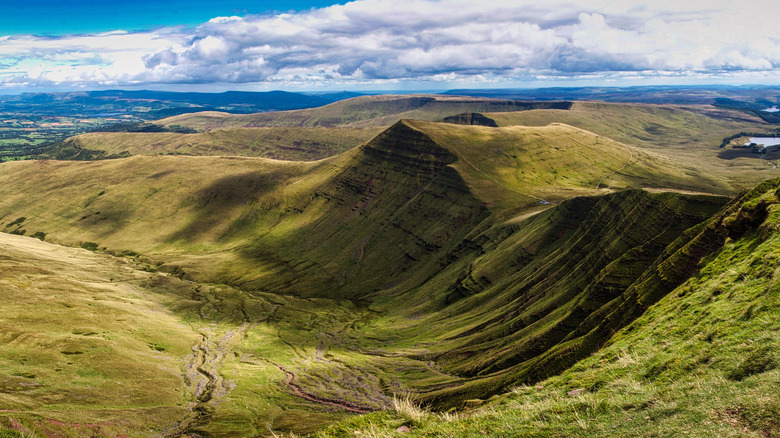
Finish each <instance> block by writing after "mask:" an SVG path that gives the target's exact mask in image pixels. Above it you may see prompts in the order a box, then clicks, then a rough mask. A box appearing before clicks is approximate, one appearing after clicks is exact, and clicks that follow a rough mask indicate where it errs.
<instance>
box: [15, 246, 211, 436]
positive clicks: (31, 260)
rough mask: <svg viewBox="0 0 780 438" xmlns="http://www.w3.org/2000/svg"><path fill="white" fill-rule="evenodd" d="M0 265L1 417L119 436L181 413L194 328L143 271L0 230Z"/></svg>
mask: <svg viewBox="0 0 780 438" xmlns="http://www.w3.org/2000/svg"><path fill="white" fill-rule="evenodd" d="M0 270H2V272H3V276H2V279H0V293H1V294H2V297H3V303H4V304H3V306H2V309H0V327H2V331H1V332H2V334H1V335H0V339H2V344H3V348H2V349H0V388H2V390H1V391H0V426H6V427H8V426H11V425H14V424H16V425H19V427H18V429H20V430H22V431H24V430H26V431H34V432H36V433H38V434H47V433H54V432H53V431H55V430H59V431H62V430H65V431H69V435H68V436H91V434H96V435H98V436H109V435H114V436H115V435H117V434H119V433H125V431H127V430H135V431H142V430H148V429H162V428H163V427H165V426H167V425H169V424H174V423H175V422H176V421H178V420H179V419H180V418H183V417H184V416H185V415H186V408H185V406H184V405H185V402H186V401H187V400H188V394H187V385H186V383H185V378H184V376H183V375H182V371H181V363H180V360H181V358H182V357H184V356H186V355H188V354H190V352H191V350H190V349H191V347H192V345H193V344H194V343H195V342H196V340H197V333H196V332H195V331H194V330H193V328H192V327H191V326H190V325H189V324H185V323H183V321H181V320H180V319H179V318H177V317H176V316H175V315H174V313H173V312H172V311H171V309H169V308H167V307H166V306H167V305H168V304H169V303H170V297H166V296H165V295H163V294H161V293H160V292H161V291H160V290H158V289H155V288H150V287H147V286H145V285H144V282H145V281H146V279H147V278H148V277H149V273H147V272H143V271H139V270H137V269H134V267H133V265H132V264H130V263H127V262H126V261H124V260H122V259H115V258H113V257H109V256H105V255H97V254H93V253H90V252H89V251H86V250H83V249H74V248H65V247H61V246H55V245H51V244H48V243H44V242H41V241H40V240H38V239H32V238H28V237H21V236H14V235H10V234H4V233H3V234H0ZM79 429H80V430H81V431H79ZM0 433H1V432H0ZM47 436H49V435H47Z"/></svg>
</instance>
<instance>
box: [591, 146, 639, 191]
mask: <svg viewBox="0 0 780 438" xmlns="http://www.w3.org/2000/svg"><path fill="white" fill-rule="evenodd" d="M623 146H625V147H626V150H627V151H628V153H629V154H631V155H630V156H629V157H628V161H626V164H624V165H622V166H621V167H620V169H617V170H615V171H614V172H612V173H610V174H609V175H607V176H605V177H604V178H601V179H600V180H599V182H597V183H596V190H598V189H599V188H601V183H602V182H604V180H606V179H607V178H609V177H611V176H612V175H614V174H616V173H618V172H620V171H621V170H623V169H625V168H626V166H628V165H629V164H631V161H632V160H633V159H634V152H633V151H632V150H631V149H630V148H629V147H628V145H623Z"/></svg>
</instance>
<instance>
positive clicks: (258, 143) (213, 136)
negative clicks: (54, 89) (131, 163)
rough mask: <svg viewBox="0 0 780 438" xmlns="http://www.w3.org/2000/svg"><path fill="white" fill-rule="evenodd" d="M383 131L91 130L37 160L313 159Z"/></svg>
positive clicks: (342, 150) (347, 147) (308, 129)
mask: <svg viewBox="0 0 780 438" xmlns="http://www.w3.org/2000/svg"><path fill="white" fill-rule="evenodd" d="M381 131H382V128H229V129H215V130H212V131H209V132H205V133H200V134H177V133H172V132H95V133H90V134H82V135H78V136H75V137H71V138H69V139H67V140H65V141H64V142H62V143H61V144H59V145H57V146H56V147H54V148H53V149H51V150H48V151H47V152H45V153H44V154H43V155H41V156H40V157H39V158H43V159H57V160H79V159H82V160H88V159H101V158H117V157H121V156H123V155H125V156H127V155H212V156H243V157H263V158H273V159H277V160H294V161H313V160H320V159H323V158H327V157H331V156H334V155H338V154H340V153H342V152H345V151H347V150H349V149H352V148H353V147H355V146H357V145H359V144H361V143H364V142H366V141H368V140H370V139H371V138H373V137H375V136H376V135H377V134H379V132H381Z"/></svg>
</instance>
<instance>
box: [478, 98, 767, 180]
mask: <svg viewBox="0 0 780 438" xmlns="http://www.w3.org/2000/svg"><path fill="white" fill-rule="evenodd" d="M485 116H486V117H489V118H491V119H493V120H494V121H495V122H496V123H497V124H498V125H499V126H545V125H547V124H549V123H565V124H567V125H571V126H576V127H578V128H580V129H584V130H587V131H590V132H593V133H595V134H598V135H601V136H604V137H607V138H610V139H612V140H615V141H619V142H621V143H625V144H628V145H631V146H637V147H640V148H642V149H643V150H645V151H648V152H656V153H659V154H662V155H663V156H665V157H667V158H668V159H669V160H671V161H673V162H675V163H677V164H679V165H681V166H688V165H690V164H694V163H695V164H696V165H697V166H700V168H701V169H705V173H706V174H708V175H711V176H713V177H717V178H724V179H725V180H727V181H729V184H730V185H732V186H733V187H735V188H737V189H744V188H748V187H751V186H753V185H755V184H758V183H759V182H761V181H763V180H765V179H768V178H771V177H773V176H774V173H773V171H774V166H773V165H772V164H770V163H768V162H766V161H764V160H762V157H760V156H758V154H749V153H747V154H742V155H738V156H730V155H729V154H728V152H725V151H724V150H723V149H721V148H720V145H721V143H722V141H723V139H724V138H726V137H729V136H733V135H734V134H736V133H739V132H765V131H769V132H771V131H773V130H774V129H775V128H776V125H773V124H769V123H767V122H765V121H764V120H762V119H761V118H759V117H756V116H755V115H752V114H746V113H744V112H741V111H736V110H731V109H724V108H715V107H713V106H709V105H648V104H634V103H605V102H575V103H574V104H573V105H572V107H571V109H570V110H569V111H550V110H534V111H523V112H514V113H487V114H485ZM777 156H780V155H774V154H773V155H772V156H771V157H767V158H771V159H776V158H777Z"/></svg>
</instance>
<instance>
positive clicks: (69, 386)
mask: <svg viewBox="0 0 780 438" xmlns="http://www.w3.org/2000/svg"><path fill="white" fill-rule="evenodd" d="M716 91H717V92H713V93H712V94H713V96H714V97H713V96H710V98H711V99H712V100H711V101H707V102H696V103H680V102H676V101H672V102H671V103H658V102H656V103H644V102H641V101H639V102H637V101H634V102H617V101H611V102H606V101H603V100H599V101H595V100H523V101H520V100H513V99H508V98H493V97H474V96H455V95H449V94H448V95H381V96H358V97H352V98H349V99H345V100H340V101H335V102H332V103H328V104H326V105H323V106H317V107H312V108H305V109H290V110H287V111H272V112H261V113H250V114H231V113H227V112H220V111H204V112H192V113H189V112H188V113H186V114H177V115H174V116H171V117H165V118H158V119H155V120H150V119H146V120H143V121H139V122H138V123H136V124H134V125H132V127H131V128H128V126H129V125H123V126H121V127H116V128H115V129H114V130H113V131H112V130H111V129H104V130H102V132H90V133H83V134H79V135H75V136H71V137H68V138H67V139H64V140H62V141H58V142H55V143H54V144H52V145H50V146H47V147H46V148H45V149H44V150H41V151H37V152H36V154H35V159H28V160H16V161H10V162H5V163H2V164H0V230H2V231H4V233H2V234H0V264H2V272H3V273H4V275H3V277H2V279H0V293H2V294H3V298H4V300H5V302H6V305H5V306H3V308H2V310H1V312H2V317H0V324H2V325H3V330H2V331H0V333H2V335H0V336H2V339H3V342H2V348H0V385H2V390H1V391H0V436H60V435H62V436H95V435H97V436H117V435H125V436H271V435H279V434H297V435H300V434H310V433H311V434H315V435H317V436H395V435H404V436H483V435H486V434H487V435H496V436H498V435H506V436H666V435H678V434H683V433H685V434H687V435H691V436H712V435H715V436H757V437H758V436H777V435H778V434H780V424H778V422H777V418H778V417H780V415H778V412H780V411H778V410H779V409H780V403H779V402H778V399H777V396H776V394H775V393H774V392H772V391H771V390H769V389H768V388H772V387H777V384H778V382H779V381H780V374H779V373H780V371H778V369H777V364H778V360H780V356H779V355H778V352H777V349H776V345H778V340H779V337H780V325H778V321H780V314H779V311H778V299H780V295H779V294H778V291H779V289H778V287H777V280H778V272H780V268H779V267H778V263H779V258H778V254H780V251H778V245H780V240H778V239H780V231H778V226H780V225H779V224H780V180H778V179H777V178H778V177H780V170H778V168H777V165H776V161H777V159H778V158H780V156H778V155H777V154H778V152H767V153H756V152H755V151H752V150H750V149H745V148H739V147H734V146H735V144H736V143H734V142H732V140H734V139H737V138H740V136H744V134H746V133H750V134H751V135H752V134H753V133H755V134H766V135H771V134H773V133H775V132H777V130H778V128H780V125H776V124H774V122H773V121H772V119H771V117H766V116H765V117H762V115H761V114H759V113H760V112H762V111H761V110H760V109H756V108H757V107H758V106H761V107H762V108H763V105H765V104H766V102H770V103H773V104H774V103H777V102H778V100H777V96H775V95H774V94H772V93H770V92H768V91H767V92H765V93H764V94H763V95H761V96H759V97H756V96H755V95H752V94H751V95H747V94H744V93H743V94H740V95H729V97H724V96H723V92H722V91H719V90H716ZM765 91H766V90H765ZM648 93H650V91H648ZM653 93H655V91H654V92H653ZM751 93H752V91H751ZM648 98H649V97H648ZM652 98H653V99H655V98H657V95H655V94H654V95H653V97H652ZM716 98H717V99H724V98H728V99H731V100H733V101H740V102H747V103H748V104H752V105H754V106H755V107H750V105H730V106H729V105H723V104H722V103H723V101H722V100H719V101H717V102H716V101H715V100H714V99H716ZM740 99H741V100H740ZM604 100H613V99H604Z"/></svg>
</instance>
